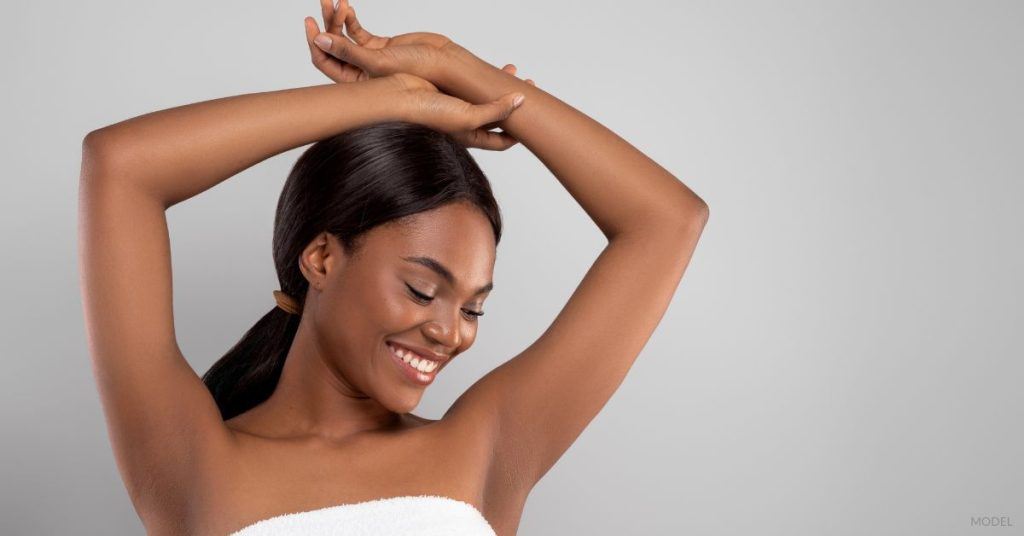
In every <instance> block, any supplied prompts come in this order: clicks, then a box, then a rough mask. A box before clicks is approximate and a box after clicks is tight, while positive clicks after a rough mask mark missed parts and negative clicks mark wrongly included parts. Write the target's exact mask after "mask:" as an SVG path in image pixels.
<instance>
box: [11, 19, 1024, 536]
mask: <svg viewBox="0 0 1024 536" xmlns="http://www.w3.org/2000/svg"><path fill="white" fill-rule="evenodd" d="M353 5H355V6H356V7H357V9H359V10H360V11H359V12H360V18H361V19H362V21H363V23H364V24H365V25H366V26H367V28H369V29H370V30H372V31H376V32H378V33H381V34H386V35H392V34H396V33H405V32H410V31H420V30H426V31H435V32H440V33H444V34H446V35H448V36H450V37H452V38H453V39H455V40H456V41H457V42H459V43H461V44H463V45H464V46H466V47H467V48H469V49H470V50H472V51H473V52H474V53H476V54H477V55H478V56H480V57H482V58H484V59H485V60H487V61H489V62H491V63H493V64H496V65H498V66H501V65H504V64H505V63H508V62H511V63H515V64H516V65H517V66H518V67H519V69H520V71H519V75H520V76H522V77H529V78H533V79H534V80H536V81H537V83H538V84H539V86H540V87H541V88H543V89H545V90H546V91H548V92H550V93H552V94H554V95H556V96H557V97H559V98H561V99H562V100H564V101H566V102H568V103H569V104H571V105H573V106H575V107H576V108H578V109H580V110H581V111H584V112H585V113H587V114H589V115H591V116H592V117H594V118H595V119H597V120H598V121H600V122H601V123H603V124H604V125H606V126H608V127H609V128H611V129H612V130H614V131H615V132H617V133H619V134H620V135H621V136H623V137H624V138H625V139H627V140H629V141H630V142H631V143H633V144H634V145H636V146H637V147H638V148H639V149H640V150H642V151H644V152H645V153H647V154H648V155H649V156H651V157H652V158H653V159H655V160H656V161H658V162H659V163H661V164H662V165H663V166H664V167H666V168H667V169H669V170H670V171H672V172H673V173H675V174H676V175H677V176H678V177H679V178H680V179H681V180H683V181H684V182H685V183H687V184H688V185H689V186H690V187H691V188H693V189H694V190H695V191H696V192H697V193H698V194H700V195H701V196H702V197H703V198H704V199H705V200H706V201H707V202H708V204H709V205H710V206H711V212H712V216H711V221H710V223H709V224H708V226H707V228H706V229H705V231H704V235H703V237H702V238H701V241H700V244H699V245H698V247H697V250H696V253H695V255H694V258H693V261H692V263H691V265H690V267H689V269H688V271H687V273H686V275H685V277H684V278H683V282H682V284H681V286H680V288H679V291H678V293H677V295H676V296H675V299H674V301H673V303H672V305H671V307H670V308H669V310H668V313H667V314H666V316H665V318H664V320H663V322H662V324H661V325H660V327H659V328H658V330H657V331H656V332H655V334H654V336H653V338H652V339H651V341H650V343H649V344H648V345H647V347H646V348H645V350H644V352H643V354H642V355H641V356H640V358H639V359H638V361H637V362H636V365H635V366H634V367H633V369H632V371H631V372H630V374H629V376H628V378H627V379H626V381H625V383H624V384H623V385H622V387H621V388H620V389H619V391H618V392H617V393H616V395H615V396H614V397H613V398H612V400H611V401H610V402H609V404H608V405H607V406H606V407H605V409H604V411H603V412H602V413H601V414H600V415H599V416H598V417H597V418H596V419H595V420H594V421H593V422H592V424H591V425H590V427H589V428H588V429H587V430H586V431H585V432H584V433H583V435H582V436H581V437H580V438H579V440H578V441H577V442H576V444H575V445H573V447H572V448H571V449H570V450H569V451H568V452H567V453H566V454H565V456H564V457H563V458H562V459H561V460H560V462H559V463H558V464H557V465H556V466H555V467H554V468H553V469H552V470H551V471H550V472H549V473H548V475H547V476H546V477H545V478H544V479H543V480H542V481H541V482H540V483H539V484H538V486H537V487H536V488H535V489H534V491H533V493H532V494H531V495H530V499H529V501H528V502H527V505H526V510H525V513H524V515H523V521H522V525H521V527H520V534H563V533H576V534H621V533H624V532H627V531H628V532H629V533H633V534H716V535H717V534H721V535H726V534H729V535H731V534H736V535H740V534H744V535H745V534H760V535H774V534H779V535H791V534H808V535H809V534H839V535H843V534H1010V533H1015V532H1016V533H1019V532H1020V531H1021V530H1022V527H1024V463H1022V461H1021V459H1020V456H1021V454H1020V453H1021V452H1024V434H1022V430H1021V426H1022V425H1021V423H1024V415H1022V413H1024V412H1022V407H1024V394H1022V381H1021V380H1022V374H1024V365H1022V364H1021V357H1022V355H1021V342H1020V337H1019V334H1014V333H1012V332H1011V328H1012V326H1018V327H1019V326H1020V325H1021V310H1020V305H1019V298H1020V297H1021V295H1022V292H1021V291H1022V284H1021V276H1020V274H1021V273H1022V259H1024V257H1022V255H1021V250H1020V247H1021V239H1020V234H1021V233H1020V231H1021V229H1022V223H1024V222H1022V219H1024V218H1022V216H1021V213H1020V210H1019V205H1020V203H1021V200H1022V195H1021V194H1022V193H1024V192H1022V186H1021V178H1022V176H1024V173H1022V172H1024V161H1022V160H1024V157H1022V152H1024V151H1022V148H1024V143H1022V142H1024V140H1022V127H1024V121H1022V114H1024V106H1022V104H1021V94H1022V93H1024V91H1022V87H1021V86H1022V81H1024V76H1022V75H1024V73H1022V70H1024V68H1022V64H1024V62H1022V59H1021V55H1022V54H1021V52H1022V50H1024V46H1022V45H1024V32H1022V31H1021V28H1022V23H1024V16H1022V15H1024V7H1022V4H1021V3H1020V2H991V1H986V2H967V1H963V2H846V3H835V2H784V3H783V2H772V3H768V2H667V1H657V2H656V1H637V2H628V3H621V2H620V3H611V2H582V1H563V2H553V1H550V0H549V1H544V2H539V1H533V0H529V1H523V2H507V3H497V2H477V1H468V0H465V1H459V2H412V1H403V2H397V1H395V2H376V3H372V2H363V3H359V2H358V0H356V1H355V2H354V3H353ZM2 9H3V13H2V17H0V20H2V22H0V27H2V29H3V31H2V32H0V44H2V45H3V59H2V60H0V61H2V62H3V65H2V76H3V79H4V80H3V84H2V87H0V91H2V92H3V93H2V99H0V102H2V105H3V121H2V128H0V135H2V140H0V142H2V143H0V151H2V163H3V164H2V165H3V180H2V185H3V186H2V188H3V190H2V195H0V203H2V204H3V205H2V207H0V218H2V220H0V223H2V226H0V238H2V247H3V252H4V254H3V255H2V256H0V266H2V270H3V277H2V278H0V284H2V285H3V288H2V291H3V295H4V297H5V303H4V304H3V307H2V308H0V317H2V318H0V326H2V327H0V329H2V330H3V333H2V344H3V347H2V350H3V356H4V370H3V373H2V374H0V416H2V419H3V421H2V426H3V428H2V429H3V437H4V440H3V443H2V446H0V449H2V451H0V454H2V455H0V459H2V462H0V463H2V465H0V470H2V474H0V509H2V511H0V533H3V534H65V533H74V534H138V533H141V532H142V525H141V523H140V522H139V521H138V519H137V517H136V515H135V513H134V511H133V510H132V507H131V504H130V502H129V500H128V497H127V494H126V492H125V491H124V488H123V485H122V483H121V480H120V477H119V475H118V473H117V469H116V467H115V464H114V459H113V455H112V452H111V450H110V445H109V443H108V439H107V435H106V430H105V423H104V420H103V414H102V410H101V407H100V405H99V398H98V394H97V392H96V387H95V383H94V379H93V377H92V373H91V369H90V360H89V356H88V353H87V347H86V341H85V336H84V333H85V328H84V324H83V318H82V310H81V294H80V289H79V286H78V283H79V279H78V277H79V272H78V259H77V252H76V249H77V242H76V241H77V235H76V225H77V222H76V213H77V199H76V196H77V188H78V184H77V181H78V173H79V163H80V144H81V140H82V137H83V136H84V135H85V134H86V133H87V132H89V131H90V130H92V129H95V128H98V127H101V126H104V125H107V124H110V123H113V122H116V121H119V120H122V119H126V118H129V117H132V116H136V115H139V114H143V113H146V112H150V111H154V110H158V109H163V108H168V107H172V106H178V105H183V104H188V103H192V102H196V101H201V100H208V99H213V98H218V97H223V96H228V95H235V94H240V93H249V92H256V91H269V90H276V89H283V88H287V87H298V86H306V85H313V84H320V83H326V82H328V80H327V79H326V78H325V77H323V76H322V75H321V74H320V73H319V72H317V71H315V70H314V68H313V67H312V65H311V64H310V63H309V60H308V50H307V49H306V44H305V42H304V35H303V30H302V18H303V17H304V16H306V15H313V16H316V17H318V18H319V10H318V5H317V2H316V1H315V0H307V1H303V2H288V3H285V2H240V1H219V2H199V1H177V2H128V1H119V2H62V3H51V2H31V3H29V2H12V3H5V4H4V7H3V8H2ZM300 151H301V149H297V150H294V151H290V152H288V153H284V154H281V155H278V156H276V157H274V158H271V159H270V160H268V161H266V162H263V163H261V164H259V165H257V166H255V167H253V168H251V169H249V170H247V171H245V172H243V173H241V174H239V175H238V176H236V177H234V178H232V179H230V180H228V181H226V182H224V183H222V184H220V185H218V186H217V187H215V188H213V189H211V190H209V191H208V192H206V193H204V194H202V195H200V196H198V197H196V198H193V199H191V200H189V201H187V202H185V203H182V204H180V205H178V206H176V207H173V208H172V209H171V210H170V211H169V215H168V217H169V222H170V228H171V238H172V250H173V270H174V278H175V280H174V298H175V320H176V326H177V333H178V335H179V337H180V343H181V346H182V349H183V350H184V351H185V354H186V356H187V357H188V358H189V361H190V362H191V364H192V365H193V367H194V368H195V369H196V370H197V371H199V372H200V373H201V372H203V371H205V370H206V369H207V368H208V367H209V366H210V364H212V363H213V362H214V361H215V360H216V359H217V358H219V357H220V356H221V355H222V354H223V352H224V351H226V350H227V349H228V348H229V347H230V346H231V345H232V344H233V343H234V342H235V341H237V340H238V338H239V337H240V336H241V335H242V333H243V332H244V331H245V330H246V329H247V328H248V327H250V326H251V325H252V324H253V322H255V321H256V319H257V318H258V317H259V316H261V315H262V314H263V313H265V312H266V311H268V310H269V309H270V308H271V307H272V306H273V303H274V302H273V299H272V296H271V291H272V290H274V289H275V288H277V286H276V278H275V276H274V272H273V266H272V262H271V253H270V238H271V225H272V219H273V210H274V206H275V203H276V200H277V196H278V194H279V192H280V187H281V185H282V184H283V181H284V178H285V176H286V174H287V172H288V170H289V169H290V167H291V165H292V163H293V162H294V161H295V159H296V158H297V156H298V154H299V152H300ZM473 154H474V156H475V157H476V158H477V159H478V161H479V162H480V164H481V166H482V167H483V169H484V170H485V171H486V172H487V173H488V175H489V177H490V178H491V180H492V181H493V184H494V188H495V192H496V195H497V197H498V200H499V202H500V203H501V205H502V208H503V211H504V215H505V217H506V221H507V230H506V233H507V234H506V236H505V238H504V239H503V241H502V244H501V246H500V248H499V253H498V264H497V267H496V273H495V282H496V284H497V289H496V291H495V292H494V294H493V295H492V297H491V298H490V300H489V302H488V303H489V306H488V309H487V311H488V313H487V317H486V320H485V321H483V322H484V323H483V324H482V330H481V332H480V336H479V338H478V341H477V344H476V346H474V348H473V349H472V350H471V351H470V352H469V353H468V354H466V359H460V360H458V361H456V362H453V364H452V366H451V367H449V368H448V369H447V371H446V374H444V375H442V376H441V377H439V378H438V379H437V381H436V382H435V384H434V386H433V387H432V388H431V389H429V390H428V391H427V393H426V395H425V397H424V400H423V403H422V405H421V406H420V407H419V408H418V410H417V413H419V414H421V415H425V416H428V417H431V418H437V417H439V416H440V415H441V414H443V412H444V410H445V409H446V408H447V407H448V405H449V404H450V403H451V402H452V401H454V400H455V398H456V397H457V396H458V395H459V394H460V393H461V392H462V391H463V390H464V389H465V388H466V387H468V386H469V385H471V384H472V382H474V381H475V380H476V379H477V378H479V377H480V376H481V375H483V374H484V373H486V372H487V371H489V370H491V369H492V368H493V367H495V366H497V365H498V364H499V363H500V362H502V360H503V359H506V358H507V357H509V356H511V355H513V353H514V352H516V351H518V350H519V349H522V348H524V347H525V346H527V345H528V344H529V343H531V342H532V341H533V340H534V339H535V338H536V337H537V336H539V335H540V334H541V333H542V332H543V330H544V328H546V327H547V325H548V324H549V323H550V321H551V320H552V319H553V318H554V315H555V314H556V313H557V312H558V311H559V309H560V308H561V306H562V305H563V304H564V302H565V300H566V299H568V297H569V295H570V294H571V293H572V290H573V289H574V288H575V286H576V284H577V283H578V282H579V280H580V279H581V278H582V276H583V274H584V273H585V271H586V269H587V268H588V267H589V265H590V263H591V262H593V260H594V259H595V258H596V256H597V254H598V253H599V252H600V249H601V247H602V245H603V239H602V236H601V234H600V233H599V231H598V230H597V228H596V227H595V226H594V225H593V224H592V222H590V220H589V219H588V218H587V217H586V214H585V213H584V212H583V211H582V210H581V209H580V208H579V206H578V205H576V204H575V202H574V201H573V199H572V197H571V196H569V195H568V194H567V193H566V192H565V190H564V189H563V188H562V187H561V186H560V184H559V183H558V182H557V181H556V180H555V179H554V178H553V177H552V176H551V175H550V173H549V172H548V171H547V170H546V169H545V168H544V167H543V165H542V164H541V163H540V162H539V161H538V160H537V159H536V158H535V157H533V155H532V154H531V153H530V152H529V151H528V150H527V149H526V148H524V147H522V146H520V147H516V148H514V149H512V150H510V151H508V152H504V153H494V152H486V151H480V150H473ZM538 261H540V262H538ZM982 515H986V516H987V515H992V516H1008V517H1009V518H1010V522H1011V523H1013V525H1015V526H1014V527H1012V528H1009V527H1003V528H979V527H971V521H970V518H971V516H982Z"/></svg>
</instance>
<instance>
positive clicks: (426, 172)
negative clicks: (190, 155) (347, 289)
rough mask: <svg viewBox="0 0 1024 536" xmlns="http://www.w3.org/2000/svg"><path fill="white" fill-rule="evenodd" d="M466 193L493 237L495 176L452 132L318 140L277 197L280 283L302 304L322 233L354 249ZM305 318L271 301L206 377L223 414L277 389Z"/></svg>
mask: <svg viewBox="0 0 1024 536" xmlns="http://www.w3.org/2000/svg"><path fill="white" fill-rule="evenodd" d="M460 200H463V201H467V202H469V203H472V204H473V205H475V206H476V207H479V208H480V210H481V211H482V212H483V213H484V215H486V216H487V218H488V219H490V222H491V226H492V227H493V229H494V239H495V244H497V243H498V241H500V240H501V214H500V212H499V210H498V203H497V201H495V199H494V194H493V193H492V192H491V186H490V182H489V181H488V180H487V177H486V175H484V173H483V171H482V170H481V169H480V167H479V166H478V165H477V163H476V161H475V160H474V159H473V157H472V156H471V155H470V154H469V151H468V150H466V148H465V147H463V146H462V145H460V144H459V143H458V142H456V141H455V140H454V139H452V138H451V136H449V135H447V134H444V133H442V132H438V131H435V130H432V129H430V128H428V127H425V126H422V125H417V124H412V123H406V122H400V121H392V122H386V123H376V124H373V125H369V126H364V127H361V128H357V129H353V130H350V131H347V132H343V133H341V134H338V135H335V136H332V137H330V138H327V139H324V140H321V141H318V142H316V143H314V144H313V145H312V146H311V147H309V149H307V150H306V151H305V152H303V153H302V155H301V156H300V157H299V159H298V161H296V163H295V166H294V167H293V168H292V170H291V173H289V175H288V179H287V180H286V181H285V184H284V188H283V190H282V192H281V197H280V198H279V199H278V203H277V213H276V214H275V216H274V239H273V254H274V266H275V267H276V269H277V278H278V281H279V282H280V288H281V290H282V291H284V292H285V293H287V294H288V295H289V296H291V297H292V298H294V299H295V300H296V301H297V302H298V304H299V306H300V309H301V304H302V300H303V299H304V298H305V295H306V289H307V288H308V286H309V282H308V281H306V278H305V277H304V276H303V275H302V272H301V271H299V267H298V258H299V255H300V254H301V253H302V250H303V249H305V247H306V246H307V245H308V244H309V243H310V242H311V241H312V240H313V239H314V238H315V237H316V236H317V235H318V234H320V233H322V232H329V233H331V234H332V235H334V236H335V237H337V238H338V240H339V241H340V242H341V243H342V245H343V246H344V247H345V249H346V251H349V252H351V253H352V254H355V253H356V252H357V251H358V250H359V247H360V246H361V245H362V241H361V240H360V238H361V237H362V236H363V235H364V233H366V232H367V231H369V230H370V229H373V228H374V227H377V226H378V225H382V224H384V223H387V222H391V221H394V220H398V219H399V218H403V217H405V216H410V215H412V214H416V213H418V212H423V211H426V210H431V209H434V208H438V207H440V206H442V205H445V204H448V203H451V202H455V201H460ZM270 294H271V292H270V290H267V296H268V298H269V297H270ZM299 318H300V316H299V315H293V314H289V313H288V312H287V311H285V310H283V309H281V308H279V307H276V306H275V307H274V308H273V309H271V310H270V312H269V313H267V314H265V315H263V317H262V318H260V319H259V321H257V322H256V324H255V325H253V326H252V327H251V328H249V331H247V332H246V333H245V335H243V336H242V338H241V340H239V341H238V342H237V343H236V344H235V345H234V346H233V347H232V348H231V349H230V350H228V352H227V353H226V354H224V356H223V357H221V358H220V359H219V360H218V361H217V362H216V363H214V364H213V366H211V367H210V369H209V370H208V371H206V374H204V375H203V382H204V383H205V384H206V387H207V388H208V389H209V390H210V392H211V393H212V394H213V398H214V400H216V402H217V406H218V407H219V408H220V412H221V417H222V418H223V419H224V420H227V419H230V418H232V417H234V416H236V415H238V414H241V413H244V412H245V411H248V410H249V409H251V408H253V407H255V406H257V405H259V404H260V403H262V402H263V401H265V400H266V399H267V398H268V397H269V396H270V395H271V393H273V392H274V388H275V387H276V386H277V382H278V380H279V379H280V377H281V370H282V369H283V368H284V362H285V357H286V356H287V354H288V349H289V348H290V347H291V344H292V340H293V339H294V338H295V333H296V331H297V329H298V326H299Z"/></svg>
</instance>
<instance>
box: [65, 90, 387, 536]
mask: <svg viewBox="0 0 1024 536" xmlns="http://www.w3.org/2000/svg"><path fill="white" fill-rule="evenodd" d="M388 83H389V82H388V81H386V80H371V81H367V82H359V83H354V84H347V85H336V84H329V85H324V86H316V87H307V88H298V89H287V90H282V91H273V92H268V93H256V94H248V95H240V96H234V97H228V98H222V99H216V100H212V101H207V102H200V103H197V104H190V105H187V106H182V107H178V108H172V109H169V110H163V111H158V112H154V113H150V114H146V115H143V116H140V117H136V118H133V119H129V120H127V121H123V122H120V123H117V124H114V125H111V126H108V127H105V128H101V129H99V130H96V131H93V132H90V133H89V134H88V135H87V136H86V137H85V141H84V143H83V157H82V174H81V179H80V185H79V218H80V219H79V254H80V263H81V265H80V269H81V277H82V281H81V282H82V292H83V302H84V309H85V320H86V325H87V334H88V342H89V349H90V353H91V356H92V364H93V372H94V375H95V376H96V380H97V384H98V388H99V392H100V398H101V402H102V405H103V409H104V413H105V415H106V419H107V426H108V433H109V436H110V440H111V444H112V447H113V449H114V454H115V458H116V461H117V463H118V467H119V469H120V471H121V476H122V479H123V480H124V482H125V485H126V487H127V489H128V491H129V494H130V496H131V498H132V502H133V503H134V504H135V507H136V510H137V511H138V512H139V513H140V517H143V522H144V523H146V524H147V526H149V525H150V524H151V523H157V522H160V521H158V520H157V519H156V518H155V517H147V516H156V515H158V514H157V512H160V513H165V514H167V515H168V519H169V520H170V521H169V522H174V520H175V519H184V512H185V510H186V509H187V504H186V500H187V498H188V496H189V493H190V492H192V491H193V490H194V487H193V485H194V484H195V482H193V481H192V480H191V478H192V477H193V476H195V475H196V474H198V473H201V471H200V467H201V465H202V464H203V463H205V462H208V461H209V460H210V459H212V458H209V456H213V455H215V454H216V453H218V452H222V451H223V449H225V448H228V446H229V445H230V441H231V434H230V433H229V430H228V429H227V428H226V427H225V426H224V424H223V421H222V419H221V415H220V412H219V410H218V408H217V406H216V403H215V402H214V400H213V398H212V396H211V395H210V393H209V391H208V390H207V389H206V386H205V385H204V384H203V382H202V380H201V379H200V378H199V376H197V375H196V373H195V372H194V371H193V369H192V368H191V366H189V364H188V362H187V361H186V360H185V358H184V357H183V356H182V354H181V351H180V349H179V347H178V344H177V341H176V337H175V334H174V323H173V315H172V303H171V298H172V292H171V289H172V286H171V262H170V260H171V259H170V246H169V237H168V229H167V220H166V217H165V210H166V208H167V207H169V206H171V205H173V204H175V203H177V202H179V201H182V200H184V199H187V198H189V197H191V196H194V195H196V194H198V193H200V192H202V191H204V190H206V189H208V188H211V187H212V186H214V185H215V184H217V183H218V182H220V181H222V180H224V179H226V178H228V177H230V176H231V175H233V174H235V173H237V172H239V171H241V170H243V169H245V168H247V167H249V166H251V165H253V164H255V163H257V162H259V161H261V160H263V159H266V158H268V157H270V156H272V155H274V154H276V153H279V152H281V151H284V150H287V149H290V148H293V147H296V146H299V145H302V144H305V143H309V142H312V141H314V140H317V139H319V138H323V137H327V136H329V135H332V134H335V133H339V132H342V131H345V130H348V129H351V128H354V127H357V126H359V125H363V124H366V123H368V122H371V121H380V120H386V119H389V118H391V116H390V115H389V113H388V112H387V110H388V109H389V108H393V103H389V102H386V101H382V97H379V96H378V95H377V92H376V91H375V89H380V87H381V84H388ZM176 514H179V515H176ZM150 528H152V527H150ZM178 532H179V533H180V532H181V531H178Z"/></svg>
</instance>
